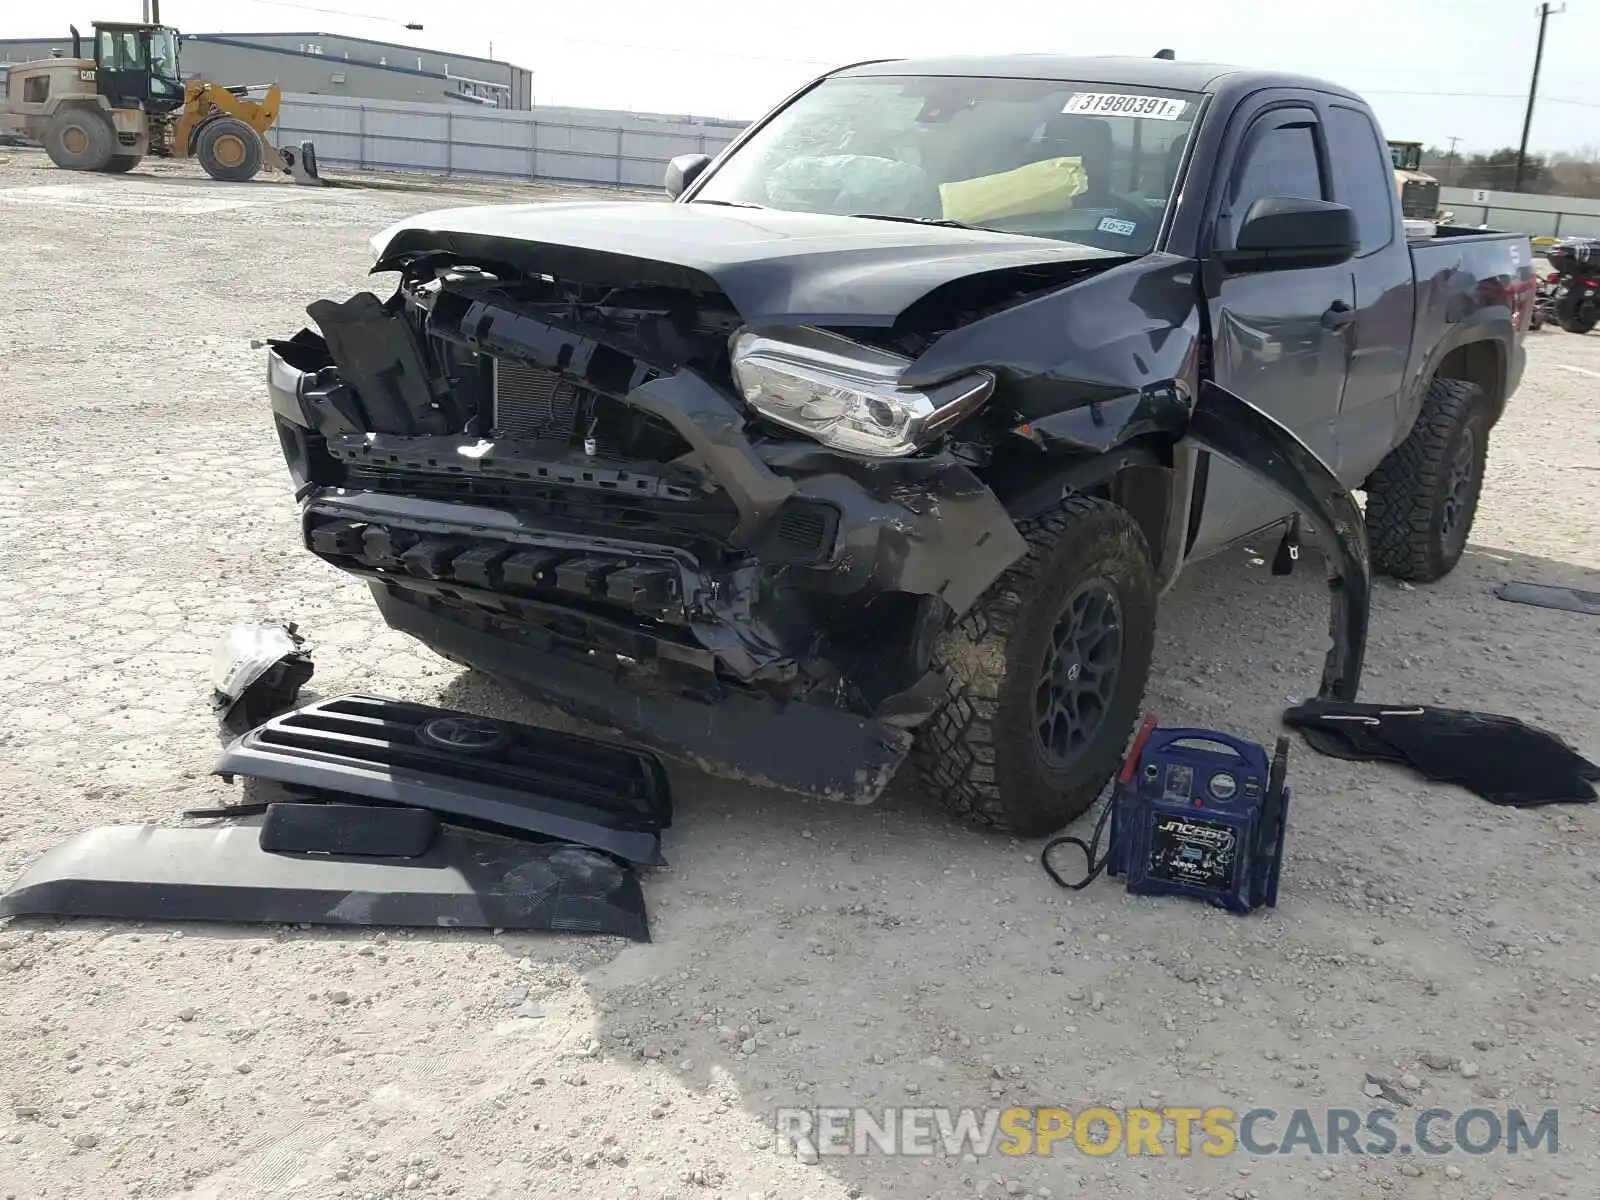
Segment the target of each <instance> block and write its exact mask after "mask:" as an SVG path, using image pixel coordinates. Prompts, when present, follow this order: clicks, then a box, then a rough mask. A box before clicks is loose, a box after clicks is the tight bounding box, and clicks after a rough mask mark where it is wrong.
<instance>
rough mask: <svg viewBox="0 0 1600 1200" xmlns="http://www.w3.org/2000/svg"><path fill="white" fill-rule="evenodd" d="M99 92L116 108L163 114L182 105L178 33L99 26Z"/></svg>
mask: <svg viewBox="0 0 1600 1200" xmlns="http://www.w3.org/2000/svg"><path fill="white" fill-rule="evenodd" d="M94 67H95V90H96V91H97V92H98V93H99V94H100V95H102V96H104V97H105V98H106V102H107V103H108V104H110V105H111V107H112V108H138V109H143V110H144V111H146V112H153V113H163V112H171V111H172V110H173V109H176V108H180V107H181V106H182V105H183V76H182V75H181V74H180V73H179V71H178V31H177V30H175V29H168V28H167V27H165V26H163V25H128V24H111V23H106V22H100V21H97V22H95V26H94Z"/></svg>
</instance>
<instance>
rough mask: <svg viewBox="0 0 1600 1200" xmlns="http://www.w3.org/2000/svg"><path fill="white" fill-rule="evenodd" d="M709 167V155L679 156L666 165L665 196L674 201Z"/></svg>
mask: <svg viewBox="0 0 1600 1200" xmlns="http://www.w3.org/2000/svg"><path fill="white" fill-rule="evenodd" d="M710 165H711V156H710V155H709V154H680V155H678V157H677V158H675V159H673V160H672V161H671V162H669V163H668V164H667V195H668V196H670V197H672V199H674V200H676V199H677V198H678V197H679V196H681V195H683V193H684V191H685V190H686V189H687V188H688V186H689V185H690V184H691V183H693V182H694V181H695V180H696V179H699V178H700V173H701V172H702V171H704V170H705V169H706V168H707V167H709V166H710Z"/></svg>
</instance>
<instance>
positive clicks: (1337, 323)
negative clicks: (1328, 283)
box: [1322, 300, 1356, 329]
mask: <svg viewBox="0 0 1600 1200" xmlns="http://www.w3.org/2000/svg"><path fill="white" fill-rule="evenodd" d="M1355 319H1356V310H1355V309H1353V308H1351V307H1350V306H1349V305H1348V304H1346V303H1345V302H1344V301H1343V300H1335V301H1334V302H1333V303H1332V304H1330V305H1328V309H1327V311H1326V312H1324V313H1323V314H1322V327H1323V328H1324V329H1343V328H1344V327H1345V326H1346V325H1348V324H1350V322H1351V321H1354V320H1355Z"/></svg>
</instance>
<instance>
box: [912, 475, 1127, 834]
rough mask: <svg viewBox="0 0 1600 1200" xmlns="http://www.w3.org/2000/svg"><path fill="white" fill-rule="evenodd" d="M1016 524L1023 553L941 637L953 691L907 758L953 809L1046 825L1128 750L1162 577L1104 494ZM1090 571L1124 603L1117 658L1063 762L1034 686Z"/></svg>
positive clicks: (1073, 810) (938, 657)
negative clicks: (1106, 687) (1097, 705)
mask: <svg viewBox="0 0 1600 1200" xmlns="http://www.w3.org/2000/svg"><path fill="white" fill-rule="evenodd" d="M1020 528H1021V531H1022V534H1023V536H1024V537H1025V538H1026V539H1027V542H1028V553H1027V554H1026V555H1025V556H1024V557H1023V558H1022V559H1021V560H1020V561H1019V562H1018V563H1017V564H1016V565H1015V566H1013V567H1011V568H1010V569H1009V570H1008V571H1006V573H1005V574H1004V575H1002V576H1001V577H1000V578H999V579H998V580H996V581H995V583H994V584H993V585H992V586H991V587H990V588H989V590H988V591H987V592H986V593H985V594H984V596H983V597H982V599H980V600H979V602H978V603H977V604H976V605H975V606H974V607H973V609H972V610H971V611H970V612H968V613H967V614H966V615H965V616H964V617H963V618H962V619H961V620H960V621H958V622H956V623H955V625H953V626H952V627H951V628H949V629H947V630H946V631H944V633H943V634H941V635H940V637H939V640H938V642H937V643H936V644H935V647H934V654H933V659H934V661H933V665H934V668H935V669H936V670H938V671H940V672H941V673H943V674H944V676H945V678H946V680H947V691H946V694H945V698H944V700H943V702H942V703H941V705H940V707H939V708H938V710H937V711H935V712H934V713H933V715H932V716H931V717H929V718H928V720H927V721H926V722H925V723H924V724H923V725H922V726H921V727H920V728H919V730H918V732H917V739H916V742H915V743H914V744H913V746H912V763H913V766H914V768H915V770H916V773H917V776H918V777H919V780H920V782H921V783H922V785H923V787H924V788H925V789H926V790H927V791H929V792H931V793H932V795H933V796H934V798H935V799H937V801H938V802H939V803H940V804H941V805H942V806H943V807H945V808H946V809H948V810H949V811H950V812H952V813H954V814H955V815H957V816H959V817H961V818H963V819H965V820H968V821H971V822H974V823H976V824H979V825H984V826H988V827H990V828H992V829H995V830H998V831H1002V832H1006V833H1013V834H1016V835H1018V836H1020V837H1039V836H1042V835H1044V834H1048V833H1052V832H1054V831H1055V830H1057V829H1060V828H1061V827H1062V826H1063V825H1066V824H1068V823H1069V822H1071V821H1072V820H1074V819H1075V818H1077V817H1078V816H1080V815H1082V814H1083V813H1084V812H1085V811H1086V810H1087V809H1088V808H1089V807H1090V805H1092V804H1093V803H1094V801H1095V798H1096V797H1097V796H1098V795H1099V794H1100V792H1101V791H1102V790H1103V789H1104V787H1105V785H1106V783H1107V782H1108V781H1109V780H1110V778H1111V776H1112V775H1113V774H1114V773H1115V772H1116V769H1117V767H1118V765H1119V764H1120V762H1121V759H1122V755H1123V752H1124V751H1125V750H1126V748H1127V744H1128V739H1129V737H1130V736H1131V735H1132V732H1133V729H1134V726H1135V724H1136V722H1137V720H1138V717H1139V706H1140V703H1141V701H1142V700H1143V697H1144V689H1145V682H1146V680H1147V679H1148V677H1149V673H1150V659H1151V656H1152V654H1153V652H1154V648H1155V628H1156V603H1157V587H1156V579H1155V570H1154V568H1153V567H1152V566H1151V562H1150V549H1149V546H1148V545H1147V544H1146V542H1145V539H1144V535H1143V533H1141V532H1140V529H1139V526H1138V524H1137V523H1136V522H1135V521H1134V519H1133V517H1132V516H1130V515H1129V514H1128V513H1127V512H1126V511H1125V510H1124V509H1121V508H1119V507H1117V506H1116V505H1114V504H1112V503H1110V502H1109V501H1105V500H1099V499H1094V498H1091V497H1087V496H1072V497H1069V498H1067V499H1066V500H1064V501H1063V502H1062V503H1061V505H1060V507H1059V508H1057V509H1055V510H1053V511H1051V512H1049V513H1046V514H1044V515H1042V516H1040V517H1037V518H1035V519H1033V520H1030V521H1027V522H1024V523H1022V525H1021V526H1020ZM1090 580H1100V581H1103V582H1104V583H1105V584H1106V585H1107V587H1108V590H1109V591H1110V592H1111V593H1112V594H1113V595H1114V596H1115V599H1116V600H1117V602H1118V604H1119V605H1120V610H1121V611H1120V625H1121V644H1120V645H1121V654H1120V664H1119V669H1118V672H1117V675H1116V682H1115V690H1114V692H1113V693H1112V696H1111V701H1110V703H1109V704H1108V705H1107V707H1106V708H1105V710H1104V715H1103V716H1102V717H1101V719H1100V723H1099V725H1098V726H1097V728H1096V729H1095V731H1094V733H1093V734H1092V735H1091V736H1090V737H1089V738H1088V740H1087V741H1086V742H1085V744H1084V745H1083V747H1082V749H1081V750H1080V751H1078V752H1077V753H1076V754H1075V756H1074V757H1073V758H1072V759H1071V760H1070V762H1069V763H1068V765H1067V766H1066V767H1064V768H1057V767H1052V766H1051V765H1050V764H1049V763H1047V762H1046V760H1045V757H1044V751H1043V749H1042V748H1041V746H1040V744H1039V737H1038V724H1039V722H1038V719H1037V717H1036V712H1035V708H1034V701H1035V694H1036V692H1038V691H1039V688H1040V685H1041V683H1042V681H1043V671H1044V667H1043V663H1044V659H1045V655H1046V652H1047V651H1048V649H1049V648H1050V646H1051V645H1052V637H1053V631H1054V629H1055V626H1056V622H1057V620H1058V619H1059V618H1060V616H1061V614H1062V611H1063V608H1064V607H1065V606H1066V604H1067V602H1068V600H1069V599H1070V598H1071V597H1072V595H1073V593H1074V591H1075V590H1076V589H1077V588H1078V587H1079V586H1080V584H1083V583H1085V582H1086V581H1090Z"/></svg>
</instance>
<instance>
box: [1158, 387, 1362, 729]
mask: <svg viewBox="0 0 1600 1200" xmlns="http://www.w3.org/2000/svg"><path fill="white" fill-rule="evenodd" d="M1186 436H1187V438H1188V439H1189V440H1190V441H1192V442H1194V443H1195V444H1196V445H1198V446H1201V447H1203V448H1205V449H1206V450H1209V451H1211V452H1212V453H1213V454H1219V455H1221V456H1222V457H1223V458H1225V459H1227V460H1228V461H1229V462H1232V463H1235V464H1237V465H1238V466H1240V467H1242V468H1243V469H1244V470H1246V471H1249V472H1251V473H1252V474H1254V475H1256V476H1257V477H1258V478H1260V479H1262V480H1264V481H1265V482H1267V483H1269V484H1271V485H1272V486H1273V487H1275V488H1276V489H1277V490H1278V491H1280V492H1282V493H1283V494H1284V495H1285V496H1287V497H1289V499H1291V500H1292V501H1294V504H1295V507H1296V508H1297V509H1299V511H1300V513H1301V515H1302V516H1303V517H1304V518H1305V519H1306V520H1308V521H1309V522H1310V523H1311V525H1312V527H1313V528H1314V529H1315V531H1316V534H1317V539H1318V540H1319V541H1320V542H1321V543H1322V546H1323V550H1324V552H1325V554H1326V556H1327V562H1328V591H1329V595H1330V601H1331V611H1330V613H1329V619H1328V632H1329V635H1330V636H1331V638H1332V642H1333V644H1332V646H1331V647H1330V648H1329V650H1328V656H1327V658H1326V660H1325V661H1324V663H1323V667H1322V686H1321V687H1320V688H1319V689H1318V690H1317V696H1318V698H1319V699H1322V700H1354V699H1355V697H1356V693H1357V691H1358V690H1359V689H1360V687H1361V667H1362V663H1363V661H1364V660H1365V658H1366V653H1367V625H1368V622H1369V620H1370V618H1371V612H1372V565H1371V561H1370V558H1369V555H1368V549H1367V526H1366V520H1365V518H1364V517H1363V516H1362V514H1361V509H1360V508H1359V507H1358V506H1357V505H1356V501H1355V497H1354V496H1352V495H1351V494H1350V491H1349V489H1347V488H1346V487H1345V486H1344V484H1342V483H1340V482H1339V477H1338V476H1337V475H1335V474H1334V473H1333V471H1332V470H1331V469H1330V468H1329V467H1328V465H1327V464H1326V463H1324V462H1323V461H1322V460H1321V459H1320V458H1318V457H1317V455H1316V453H1315V452H1314V451H1313V450H1312V449H1311V448H1310V447H1309V446H1307V445H1306V444H1305V443H1304V442H1302V441H1301V440H1300V439H1299V438H1298V437H1296V436H1295V435H1294V434H1293V433H1292V432H1290V430H1289V429H1288V428H1286V427H1285V426H1283V425H1282V424H1280V423H1279V422H1277V421H1276V420H1274V419H1273V418H1272V417H1269V416H1268V415H1267V414H1266V413H1264V412H1262V411H1261V409H1259V408H1257V407H1256V406H1255V405H1254V404H1251V403H1250V402H1249V401H1248V400H1246V399H1244V398H1243V397H1242V396H1238V395H1235V394H1234V393H1233V392H1230V391H1229V390H1228V389H1227V388H1225V387H1222V386H1221V385H1220V384H1217V383H1214V382H1212V381H1210V380H1207V381H1206V382H1204V383H1202V384H1201V385H1200V394H1199V398H1198V400H1196V402H1195V406H1194V411H1193V412H1192V413H1191V414H1190V416H1189V426H1188V430H1187V433H1186Z"/></svg>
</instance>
